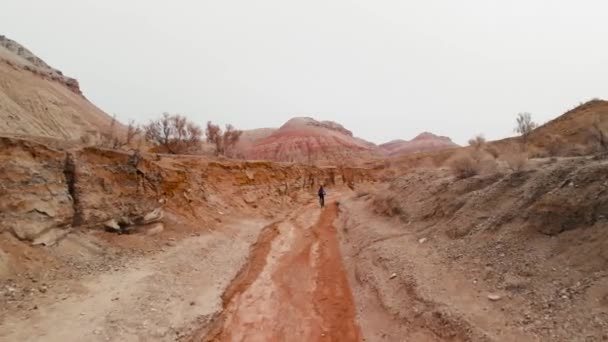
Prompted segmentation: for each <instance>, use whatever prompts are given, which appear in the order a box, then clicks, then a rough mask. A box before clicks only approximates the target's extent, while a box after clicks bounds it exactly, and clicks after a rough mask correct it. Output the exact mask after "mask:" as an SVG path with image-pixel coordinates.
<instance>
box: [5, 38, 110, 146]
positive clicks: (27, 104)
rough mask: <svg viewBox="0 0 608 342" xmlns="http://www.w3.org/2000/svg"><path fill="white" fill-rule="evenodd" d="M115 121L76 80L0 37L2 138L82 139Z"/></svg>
mask: <svg viewBox="0 0 608 342" xmlns="http://www.w3.org/2000/svg"><path fill="white" fill-rule="evenodd" d="M110 122H111V117H110V116H109V115H108V114H106V113H104V112H103V111H102V110H100V109H99V108H97V107H96V106H95V105H93V104H92V103H91V102H89V101H88V100H87V99H86V98H85V97H84V96H83V95H82V94H81V91H80V88H79V85H78V82H77V81H76V80H75V79H73V78H69V77H66V76H64V75H63V74H62V73H61V71H59V70H57V69H54V68H52V67H51V66H49V65H48V64H46V63H45V62H44V61H43V60H42V59H40V58H39V57H37V56H36V55H34V54H33V53H32V52H30V51H29V50H27V49H26V48H25V47H23V46H21V45H20V44H19V43H17V42H15V41H13V40H10V39H8V38H6V37H4V36H0V134H2V135H22V136H36V137H48V138H58V139H66V140H77V139H79V138H80V137H81V136H83V135H85V134H87V133H88V134H92V135H95V134H96V132H99V131H103V130H106V129H107V128H108V126H109V124H110Z"/></svg>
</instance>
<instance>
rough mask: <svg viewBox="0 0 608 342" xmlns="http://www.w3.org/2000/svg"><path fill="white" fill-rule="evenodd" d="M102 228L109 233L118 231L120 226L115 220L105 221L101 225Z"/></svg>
mask: <svg viewBox="0 0 608 342" xmlns="http://www.w3.org/2000/svg"><path fill="white" fill-rule="evenodd" d="M103 226H104V227H105V228H106V229H107V230H109V231H116V232H119V231H120V225H119V224H118V222H116V220H115V219H111V220H107V221H106V222H104V223H103Z"/></svg>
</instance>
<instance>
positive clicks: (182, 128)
mask: <svg viewBox="0 0 608 342" xmlns="http://www.w3.org/2000/svg"><path fill="white" fill-rule="evenodd" d="M143 130H144V132H145V139H146V141H148V142H150V143H152V144H154V145H156V146H161V147H163V148H164V149H166V151H167V152H168V153H172V154H178V153H185V152H193V151H194V150H199V149H200V143H201V138H202V135H203V130H202V129H201V128H200V127H199V126H198V125H196V124H195V123H192V122H190V121H188V119H187V118H186V117H184V116H181V115H179V114H175V115H171V114H169V113H163V115H162V117H161V118H160V119H157V120H152V121H150V123H149V124H147V125H144V126H143Z"/></svg>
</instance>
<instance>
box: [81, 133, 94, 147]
mask: <svg viewBox="0 0 608 342" xmlns="http://www.w3.org/2000/svg"><path fill="white" fill-rule="evenodd" d="M80 142H81V143H82V144H84V145H86V146H89V145H92V144H93V138H92V137H91V135H90V134H88V133H86V134H84V135H81V136H80Z"/></svg>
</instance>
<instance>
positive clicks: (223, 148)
mask: <svg viewBox="0 0 608 342" xmlns="http://www.w3.org/2000/svg"><path fill="white" fill-rule="evenodd" d="M206 133H207V142H209V143H212V144H213V145H214V146H215V153H216V154H217V155H223V156H233V155H234V147H235V146H236V144H237V143H238V141H239V139H240V138H241V135H242V134H243V131H241V130H238V129H236V128H234V126H232V125H230V124H228V125H226V130H225V131H222V129H221V128H220V126H218V125H214V124H213V123H212V122H211V121H209V122H207V130H206Z"/></svg>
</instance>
